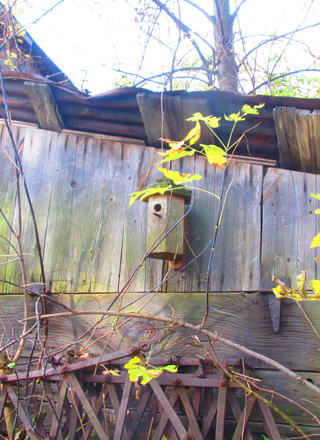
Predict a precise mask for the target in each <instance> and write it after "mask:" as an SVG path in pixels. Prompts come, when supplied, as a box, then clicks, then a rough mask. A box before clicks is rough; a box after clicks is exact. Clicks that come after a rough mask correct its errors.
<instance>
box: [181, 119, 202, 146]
mask: <svg viewBox="0 0 320 440" xmlns="http://www.w3.org/2000/svg"><path fill="white" fill-rule="evenodd" d="M200 136H201V125H200V122H199V121H197V123H196V126H195V127H193V129H192V130H190V131H189V133H188V134H187V136H186V137H185V138H184V142H187V141H189V145H193V144H195V143H196V142H197V141H198V140H199V138H200Z"/></svg>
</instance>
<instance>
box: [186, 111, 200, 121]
mask: <svg viewBox="0 0 320 440" xmlns="http://www.w3.org/2000/svg"><path fill="white" fill-rule="evenodd" d="M203 119H204V116H202V113H193V115H192V116H191V118H188V119H186V121H191V122H198V121H203Z"/></svg>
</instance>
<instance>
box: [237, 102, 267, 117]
mask: <svg viewBox="0 0 320 440" xmlns="http://www.w3.org/2000/svg"><path fill="white" fill-rule="evenodd" d="M262 107H264V104H260V105H254V106H253V107H251V105H248V104H245V105H244V106H243V107H242V109H241V111H242V113H243V115H258V114H259V110H258V109H260V108H262Z"/></svg>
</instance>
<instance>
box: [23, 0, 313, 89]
mask: <svg viewBox="0 0 320 440" xmlns="http://www.w3.org/2000/svg"><path fill="white" fill-rule="evenodd" d="M233 2H234V0H231V6H232V5H233ZM238 2H239V0H238ZM57 3H58V5H57V6H55V7H54V8H53V10H52V11H50V12H48V13H47V14H46V15H44V16H43V17H42V18H41V19H40V20H38V21H36V20H37V19H38V18H39V17H40V16H41V15H43V14H44V12H45V11H47V10H50V8H51V7H52V6H54V5H56V4H57ZM182 3H183V0H182ZM197 3H198V4H199V5H200V6H202V7H203V8H207V10H208V11H209V12H210V5H211V3H212V0H197ZM16 11H17V14H16V15H17V19H18V20H19V21H20V23H21V24H22V25H27V31H28V32H29V34H30V35H31V36H32V38H33V39H34V40H35V41H36V42H37V44H38V45H39V46H40V47H41V48H42V49H43V50H44V51H45V52H46V53H47V55H48V56H49V57H50V58H51V59H52V60H53V61H54V62H55V63H56V64H57V65H58V66H59V67H60V69H61V70H63V71H64V72H65V73H66V74H67V75H68V76H69V77H70V78H71V80H72V81H73V82H74V84H75V85H76V86H77V87H78V88H79V89H87V90H89V91H90V92H91V93H93V94H97V93H102V92H105V91H107V90H110V89H112V88H113V87H114V86H115V84H116V83H117V81H118V82H119V79H121V78H120V77H121V76H120V75H119V74H116V73H115V70H117V69H118V68H120V69H122V70H124V71H135V70H137V66H139V63H140V59H141V56H142V55H143V53H144V52H143V51H144V43H143V41H144V35H143V34H142V33H141V29H140V17H139V15H138V14H137V12H136V11H135V10H134V9H133V8H132V7H130V6H129V5H128V3H127V1H126V0H101V1H98V0H63V1H60V2H59V0H29V1H24V0H21V2H18V5H17V7H16ZM184 11H185V15H184V17H183V19H184V21H186V22H187V24H188V25H189V26H190V27H195V28H196V29H201V30H203V27H204V25H205V23H204V20H203V17H202V16H201V15H200V14H198V15H197V14H194V12H193V13H192V12H191V10H190V12H188V5H185V6H184ZM34 21H36V23H34V24H30V23H32V22H34ZM318 21H319V22H320V0H268V1H266V0H247V2H246V3H245V4H244V5H243V7H242V8H241V11H240V22H241V31H242V33H243V35H245V36H246V42H247V44H248V47H251V46H250V45H254V44H256V42H257V41H260V40H261V39H263V38H266V36H268V37H269V36H270V35H279V34H280V33H285V32H289V31H291V30H293V29H294V28H296V27H298V26H307V25H310V24H314V23H317V22H318ZM163 24H164V25H165V23H163ZM236 25H237V23H236ZM208 29H209V28H208ZM319 30H320V26H319V27H316V28H311V29H310V30H308V31H304V32H301V33H299V34H296V35H295V36H294V38H293V40H295V39H297V40H303V42H304V44H303V45H302V44H300V43H298V42H297V43H294V41H292V43H294V46H293V48H292V49H291V50H288V51H287V52H286V55H285V56H284V57H283V62H282V64H283V65H284V68H285V67H286V66H285V65H286V63H287V64H290V68H291V69H297V68H300V66H301V65H302V64H303V65H307V64H308V66H309V65H311V64H312V60H311V59H310V60H309V59H308V60H307V55H306V54H307V52H308V49H307V47H308V46H311V49H312V50H313V51H314V52H315V53H316V54H317V56H319V55H320V48H318V47H317V45H318V44H319V43H318V41H319V38H318V35H319ZM208 32H210V31H209V30H208ZM167 43H168V44H167V45H168V46H170V47H171V52H172V47H175V45H176V37H175V34H174V30H173V31H172V34H169V35H168V41H167ZM307 45H308V46H307ZM181 50H182V49H181ZM281 50H282V49H281V47H280V46H279V47H278V46H277V47H276V48H275V47H274V45H270V44H269V45H266V46H265V47H263V49H262V50H261V52H263V53H264V55H263V56H264V58H263V61H258V62H260V63H267V62H268V61H267V60H268V58H272V57H273V56H274V54H275V53H276V52H277V51H278V52H279V51H280V52H281ZM144 55H145V61H144V69H145V70H144V71H142V72H141V73H143V72H144V73H145V74H148V73H152V72H155V71H157V70H159V69H161V68H166V65H168V59H169V60H170V57H168V53H167V52H166V51H164V50H163V48H162V49H161V48H159V47H158V46H156V44H155V43H151V45H150V50H148V51H147V53H145V54H144ZM261 59H262V58H260V60H261ZM169 65H170V62H169Z"/></svg>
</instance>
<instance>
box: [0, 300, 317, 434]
mask: <svg viewBox="0 0 320 440" xmlns="http://www.w3.org/2000/svg"><path fill="white" fill-rule="evenodd" d="M139 296H140V295H139V294H134V293H128V294H127V295H126V296H125V297H124V303H123V305H125V304H128V303H130V302H132V301H133V300H135V299H137V298H138V297H139ZM113 298H114V295H113V294H100V295H93V294H88V295H81V294H78V295H64V296H63V301H64V302H65V303H66V304H68V305H69V306H71V307H73V308H75V309H77V310H90V309H91V310H97V309H102V310H103V309H104V308H106V307H107V306H108V305H109V304H110V302H111V300H112V299H113ZM145 300H146V298H144V299H143V300H140V301H139V302H138V303H136V304H135V305H134V306H131V307H129V308H128V309H127V310H137V308H138V307H140V306H141V305H142V304H143V303H145ZM169 304H171V306H172V307H173V308H174V309H175V310H176V312H177V314H178V316H179V318H182V319H184V320H186V321H189V322H191V323H193V324H199V323H200V322H201V319H202V315H203V304H204V294H203V293H198V294H197V295H192V294H182V293H172V294H169V293H165V294H158V295H157V296H156V297H155V298H154V300H153V301H152V302H151V303H150V304H149V305H148V306H147V307H146V309H145V312H146V313H149V314H151V313H155V314H157V315H159V316H171V314H172V311H171V309H170V307H169ZM210 304H211V306H212V307H213V308H214V309H215V310H214V309H211V310H210V315H209V318H208V325H207V327H208V329H210V330H212V331H217V332H218V334H219V335H220V336H222V337H225V338H228V339H230V340H233V341H234V342H236V343H238V344H242V345H245V346H246V347H247V348H250V349H253V350H256V351H257V352H259V353H262V354H265V355H266V356H270V357H271V358H272V359H274V360H277V361H279V362H281V363H283V364H284V365H285V366H286V367H288V368H290V369H292V370H294V371H297V372H298V374H299V375H301V376H303V377H304V378H306V379H309V380H312V381H313V383H314V384H316V385H318V386H320V379H319V372H318V369H319V362H320V358H319V351H318V350H317V347H318V346H319V341H318V339H317V337H316V336H315V335H314V333H313V331H312V329H311V328H310V326H309V324H308V323H307V321H306V320H305V319H304V317H303V316H302V315H301V311H300V310H299V309H298V307H297V306H296V304H295V303H293V302H291V301H288V300H284V301H283V306H282V316H281V332H280V333H279V334H274V333H273V331H272V325H271V320H270V313H269V308H268V300H267V295H264V294H250V295H245V294H239V293H229V294H226V293H224V294H221V293H213V294H211V295H210ZM0 306H1V308H0V319H1V322H2V325H3V328H6V329H7V331H6V332H4V333H3V339H2V341H3V343H4V342H7V340H9V339H10V338H11V330H10V327H11V326H12V329H13V330H14V331H15V332H16V334H19V333H20V332H21V329H22V325H21V323H19V322H18V321H19V320H20V319H21V318H22V317H23V307H22V296H21V295H9V294H7V295H1V296H0ZM116 306H117V304H116ZM32 307H33V306H32V304H31V309H30V312H31V313H32ZM303 307H304V309H305V311H306V312H307V314H308V316H309V317H310V319H311V320H312V321H313V323H314V325H315V326H316V327H317V328H319V327H320V313H319V310H318V309H319V307H318V304H315V303H303ZM12 310H14V311H15V314H14V319H12V317H11V316H10V315H11V314H12ZM49 310H50V312H52V313H58V312H60V311H63V309H61V307H59V306H57V305H55V304H52V303H49ZM98 318H99V317H98V316H92V315H91V316H89V315H87V316H75V317H65V318H54V319H51V320H50V325H49V335H50V339H49V342H48V346H47V350H48V352H49V351H51V350H52V349H53V350H54V349H56V348H58V347H63V346H65V347H66V348H65V351H66V350H67V347H68V346H69V344H70V343H72V342H74V341H76V340H77V339H78V338H79V337H80V336H81V335H82V334H84V333H85V332H86V331H87V330H88V329H89V328H90V327H91V326H92V325H93V324H94V323H95V322H97V320H98ZM123 322H124V320H122V319H121V320H120V321H119V323H123ZM113 324H114V318H111V319H106V320H104V321H102V322H100V323H99V324H98V326H97V327H96V329H95V331H92V330H91V331H90V332H89V333H88V334H87V335H86V336H84V337H83V339H81V340H80V341H79V342H78V343H77V344H76V345H75V347H76V348H77V349H79V348H83V347H84V346H86V345H87V344H88V339H89V335H91V342H93V341H94V340H96V339H97V338H101V337H102V336H105V338H104V339H101V340H100V342H98V343H96V344H94V345H93V346H92V347H90V349H89V350H88V351H89V352H91V353H100V352H101V351H102V350H103V347H104V344H105V342H106V340H107V334H108V332H109V331H110V330H111V328H112V325H113ZM192 334H193V332H191V331H187V330H184V329H181V328H180V329H179V328H178V329H177V328H175V329H174V330H168V331H164V329H163V326H161V324H159V323H156V322H146V321H144V320H142V319H140V320H139V319H135V320H131V321H130V322H128V323H126V324H124V325H123V326H122V327H121V328H119V330H117V331H116V332H115V334H114V336H113V337H112V339H111V341H110V348H112V349H113V350H119V349H123V348H126V347H129V346H132V345H137V344H139V343H143V342H149V343H152V344H153V345H152V348H154V351H153V354H152V356H154V357H167V356H175V355H178V356H183V357H195V356H197V355H200V356H201V355H202V352H201V350H199V349H198V348H196V347H194V346H192V345H189V343H190V342H192V339H191V335H192ZM33 336H34V335H31V337H33ZM199 337H200V339H201V340H202V341H203V343H204V344H207V339H206V338H204V337H202V336H201V335H199ZM158 338H160V339H161V342H160V344H159V345H158V346H157V345H156V341H157V339H158ZM30 339H31V338H30ZM110 348H107V350H109V349H110ZM214 348H215V351H216V354H217V356H218V357H219V358H220V360H221V361H223V362H226V363H228V360H229V361H230V360H232V359H233V360H234V359H238V358H243V359H245V361H246V365H247V367H248V368H249V373H250V374H252V375H253V376H254V377H256V378H258V379H260V380H262V381H263V383H262V386H263V388H265V389H269V390H273V391H276V392H277V393H280V394H282V395H284V396H285V397H286V398H288V399H291V400H293V401H294V402H297V403H298V404H301V405H302V406H304V407H306V408H307V409H309V410H310V411H312V412H314V413H315V414H316V415H318V416H319V414H318V413H319V412H318V410H317V406H316V405H319V404H320V399H319V397H318V396H316V395H315V394H314V393H313V392H312V391H311V390H309V389H307V388H306V387H304V386H303V385H301V384H299V383H297V382H296V381H293V380H292V379H290V378H288V377H287V376H285V375H284V374H283V373H281V372H279V371H277V370H273V369H271V368H270V366H269V365H267V364H263V363H261V362H258V361H255V360H254V359H253V358H251V357H248V356H247V355H245V354H244V353H242V352H239V351H236V350H234V349H231V348H228V347H227V346H223V345H222V344H220V343H217V342H215V343H214ZM30 349H31V341H29V340H28V341H27V346H26V350H25V351H24V356H23V358H22V359H21V361H20V362H19V365H18V370H25V368H26V365H27V363H28V361H29V360H28V356H29V354H30ZM38 349H40V347H38V348H36V351H35V354H34V357H35V358H36V357H37V355H38ZM34 365H35V364H34ZM267 396H269V398H271V394H267ZM273 399H274V402H275V403H276V404H277V405H278V406H279V407H280V408H281V409H282V410H283V411H285V412H286V413H287V414H288V415H289V416H290V417H292V418H293V419H294V420H295V422H296V423H299V424H300V425H306V426H311V427H312V426H313V427H314V429H316V426H317V423H316V421H315V420H313V419H312V416H310V415H309V414H307V413H306V412H304V411H302V410H301V409H300V408H299V407H297V406H295V405H293V404H292V403H289V402H287V401H286V400H284V399H283V398H279V397H277V396H274V397H273ZM275 418H276V421H277V423H278V424H279V425H280V427H281V432H283V433H286V435H287V434H288V437H290V435H289V431H288V427H286V426H285V424H284V425H282V423H283V422H282V421H281V419H280V418H279V417H278V416H277V415H275ZM253 420H254V417H253ZM256 420H257V421H258V420H259V419H258V417H257V419H256ZM279 429H280V428H279ZM318 429H319V428H318ZM307 432H309V433H310V432H313V431H309V430H307ZM284 438H287V436H284Z"/></svg>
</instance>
